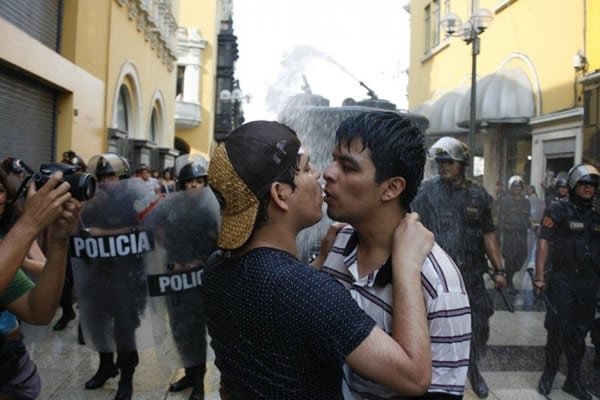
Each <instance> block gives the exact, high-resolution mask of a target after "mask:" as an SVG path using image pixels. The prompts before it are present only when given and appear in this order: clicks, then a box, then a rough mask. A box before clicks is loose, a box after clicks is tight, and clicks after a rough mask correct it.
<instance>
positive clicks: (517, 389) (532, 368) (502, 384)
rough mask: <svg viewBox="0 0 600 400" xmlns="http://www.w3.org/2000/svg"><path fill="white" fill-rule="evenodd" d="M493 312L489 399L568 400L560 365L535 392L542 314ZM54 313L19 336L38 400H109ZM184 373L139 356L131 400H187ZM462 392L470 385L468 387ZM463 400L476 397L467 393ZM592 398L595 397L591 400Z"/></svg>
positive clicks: (209, 381)
mask: <svg viewBox="0 0 600 400" xmlns="http://www.w3.org/2000/svg"><path fill="white" fill-rule="evenodd" d="M495 300H496V310H497V311H496V313H495V314H494V316H493V317H492V319H491V329H490V341H489V343H488V351H487V355H486V356H485V357H484V358H483V360H482V362H481V370H482V375H483V376H484V378H485V379H486V381H487V383H488V386H489V388H490V394H489V396H488V399H490V400H496V399H501V400H529V399H531V400H537V399H545V398H551V399H552V400H567V399H573V397H572V396H570V395H568V394H566V393H565V392H563V391H562V390H561V388H562V385H563V383H564V381H565V375H564V374H565V373H566V368H565V365H564V364H565V360H564V357H563V359H562V362H561V368H560V370H559V373H558V374H557V376H556V379H555V380H554V385H553V390H552V392H551V393H550V395H549V396H548V397H544V396H541V395H540V394H538V393H537V391H536V386H537V382H538V379H539V377H540V375H541V371H542V366H543V346H544V344H545V341H546V331H545V330H544V327H543V320H544V313H543V312H540V311H538V310H536V309H531V308H528V307H527V304H524V303H523V301H522V300H521V301H519V299H516V300H517V301H515V308H516V309H517V311H516V312H515V313H509V312H507V311H502V304H501V303H500V302H501V300H499V298H496V299H495ZM59 316H60V311H59V312H58V313H57V316H56V317H55V319H54V321H53V322H52V323H51V324H50V325H49V326H48V327H31V326H25V327H24V329H23V330H24V332H25V336H26V339H27V342H28V343H29V345H28V348H29V350H30V352H31V356H32V358H33V360H34V361H35V362H36V364H37V365H38V368H39V371H40V375H41V377H42V384H43V390H42V394H41V396H40V397H39V399H41V400H47V399H60V400H69V399H73V400H112V399H113V398H114V395H115V392H116V388H117V383H118V378H114V379H110V380H108V382H107V383H106V385H105V386H104V387H103V388H101V389H97V390H85V389H84V384H85V382H86V381H87V380H88V379H89V378H91V377H92V375H93V374H94V373H95V372H96V368H97V367H98V359H97V354H96V353H95V352H93V351H92V350H90V349H89V348H88V347H86V346H81V345H79V344H78V343H77V320H74V321H72V322H71V323H70V324H69V326H68V327H67V329H65V330H64V331H60V332H54V331H52V328H51V327H52V326H53V325H54V322H55V321H56V320H57V319H58V317H59ZM593 357H594V349H593V347H588V349H587V351H586V354H585V358H584V360H583V374H582V376H583V378H582V379H583V381H584V383H585V384H586V386H587V388H588V389H589V390H590V391H591V392H592V393H593V394H594V395H596V396H597V395H598V394H600V372H597V371H595V370H594V369H593V367H592V363H593ZM182 374H183V370H182V369H179V370H173V369H170V368H165V367H163V366H161V365H160V363H159V361H158V360H157V359H156V357H155V355H154V352H153V350H152V349H148V350H144V351H141V352H140V365H139V366H138V368H137V369H136V373H135V375H134V396H133V398H134V399H136V400H158V399H161V400H163V399H167V400H184V399H185V400H187V399H188V397H189V394H190V392H191V389H188V390H186V391H184V392H181V393H169V392H168V391H167V387H168V385H169V383H170V382H173V381H175V380H176V379H178V378H179V377H180V376H181V375H182ZM204 384H205V393H206V399H207V400H218V399H219V395H218V384H219V372H218V370H217V369H216V367H215V365H214V353H213V352H212V350H211V349H210V348H209V349H208V362H207V374H206V376H205V381H204ZM467 387H469V384H468V383H467ZM464 398H465V400H475V399H477V397H476V396H475V395H474V393H473V392H472V391H471V390H470V389H468V390H467V391H466V393H465V397H464ZM594 398H595V399H597V398H598V397H594Z"/></svg>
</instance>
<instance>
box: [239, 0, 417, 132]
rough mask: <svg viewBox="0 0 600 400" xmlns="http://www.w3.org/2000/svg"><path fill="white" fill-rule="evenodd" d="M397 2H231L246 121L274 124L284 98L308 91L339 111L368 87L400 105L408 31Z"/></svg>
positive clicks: (402, 103) (403, 97) (403, 96)
mask: <svg viewBox="0 0 600 400" xmlns="http://www.w3.org/2000/svg"><path fill="white" fill-rule="evenodd" d="M404 4H406V1H402V0H369V1H367V0H295V1H292V0H236V1H235V2H234V14H233V20H234V32H235V34H236V35H237V36H238V43H239V57H240V58H239V59H238V61H237V64H236V77H237V78H238V79H239V80H240V84H241V87H242V90H243V91H244V93H245V94H247V95H249V96H250V101H249V102H248V103H247V104H245V105H244V112H245V116H246V121H250V120H255V119H275V116H276V112H275V111H276V109H277V107H278V105H281V104H282V102H283V99H285V98H287V97H288V96H290V95H293V94H296V93H300V92H301V87H302V85H303V82H302V74H304V75H305V76H306V78H307V80H308V82H309V84H310V86H311V89H312V92H313V93H314V94H319V95H321V96H324V97H326V98H328V99H329V100H330V101H331V105H332V106H339V105H341V102H342V100H343V99H345V98H346V97H353V98H354V99H355V100H362V99H364V98H366V97H367V91H366V89H364V88H363V87H361V86H360V85H359V83H358V82H359V81H363V82H364V83H365V84H367V85H368V86H369V87H370V88H371V89H372V90H373V91H374V92H375V93H377V94H378V95H379V97H380V98H384V99H387V100H390V101H392V102H394V103H396V105H397V106H398V108H406V107H407V100H406V85H407V76H406V73H405V72H404V71H405V70H406V69H407V68H408V55H409V34H410V29H409V25H408V14H407V13H406V11H405V10H404V9H403V7H402V6H403V5H404Z"/></svg>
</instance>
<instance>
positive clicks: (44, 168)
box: [20, 161, 96, 201]
mask: <svg viewBox="0 0 600 400" xmlns="http://www.w3.org/2000/svg"><path fill="white" fill-rule="evenodd" d="M20 164H21V165H22V166H23V167H25V169H26V170H28V171H31V169H29V168H28V167H26V166H25V165H24V163H23V162H22V161H20ZM78 169H79V167H78V166H76V165H69V164H62V163H48V164H42V165H41V166H40V170H39V172H33V173H31V172H30V173H31V179H33V181H34V182H35V187H36V189H39V188H41V187H42V186H43V185H44V183H46V182H47V181H48V179H50V176H51V175H52V174H53V173H54V172H57V171H61V172H62V173H63V180H64V181H65V182H69V184H70V185H71V189H70V190H69V192H70V193H71V196H73V197H74V198H76V199H77V200H80V201H85V200H89V199H91V198H92V197H94V193H96V178H94V176H93V175H92V174H88V173H85V172H78Z"/></svg>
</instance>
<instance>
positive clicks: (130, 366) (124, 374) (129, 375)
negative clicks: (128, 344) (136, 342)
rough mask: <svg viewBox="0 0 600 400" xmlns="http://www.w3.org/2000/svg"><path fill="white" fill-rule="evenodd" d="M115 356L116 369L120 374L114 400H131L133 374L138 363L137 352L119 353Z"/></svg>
mask: <svg viewBox="0 0 600 400" xmlns="http://www.w3.org/2000/svg"><path fill="white" fill-rule="evenodd" d="M117 354H118V356H117V367H119V371H120V372H121V379H120V380H119V387H118V388H117V394H116V395H115V399H114V400H131V396H133V373H134V372H135V367H136V366H137V365H138V362H139V357H138V353H137V351H124V352H121V351H119V352H118V353H117Z"/></svg>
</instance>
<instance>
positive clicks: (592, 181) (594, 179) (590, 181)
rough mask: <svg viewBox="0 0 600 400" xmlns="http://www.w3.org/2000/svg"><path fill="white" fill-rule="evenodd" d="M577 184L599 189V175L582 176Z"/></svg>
mask: <svg viewBox="0 0 600 400" xmlns="http://www.w3.org/2000/svg"><path fill="white" fill-rule="evenodd" d="M577 183H581V184H586V185H592V186H593V187H596V188H597V187H598V175H593V174H590V175H584V176H582V177H581V178H580V179H579V180H578V181H577Z"/></svg>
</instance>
